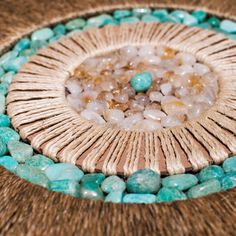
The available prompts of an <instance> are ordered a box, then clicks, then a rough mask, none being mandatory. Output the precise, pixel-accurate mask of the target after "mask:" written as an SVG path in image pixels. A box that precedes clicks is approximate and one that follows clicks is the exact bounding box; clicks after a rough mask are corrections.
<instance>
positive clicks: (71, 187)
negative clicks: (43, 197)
mask: <svg viewBox="0 0 236 236" xmlns="http://www.w3.org/2000/svg"><path fill="white" fill-rule="evenodd" d="M49 189H50V190H52V191H55V192H60V193H65V194H69V195H72V196H74V197H79V183H78V181H75V180H70V179H65V180H54V181H51V182H50V184H49Z"/></svg>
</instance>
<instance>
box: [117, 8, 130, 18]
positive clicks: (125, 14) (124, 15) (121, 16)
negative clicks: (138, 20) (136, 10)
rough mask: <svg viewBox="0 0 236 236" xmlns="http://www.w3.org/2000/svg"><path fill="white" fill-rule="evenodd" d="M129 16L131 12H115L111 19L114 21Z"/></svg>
mask: <svg viewBox="0 0 236 236" xmlns="http://www.w3.org/2000/svg"><path fill="white" fill-rule="evenodd" d="M127 16H131V11H129V10H116V11H114V12H113V17H114V18H115V19H120V18H123V17H127Z"/></svg>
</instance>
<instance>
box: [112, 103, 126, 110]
mask: <svg viewBox="0 0 236 236" xmlns="http://www.w3.org/2000/svg"><path fill="white" fill-rule="evenodd" d="M114 108H115V109H119V110H122V111H126V110H127V109H128V108H129V107H128V105H127V104H125V103H117V104H115V107H114Z"/></svg>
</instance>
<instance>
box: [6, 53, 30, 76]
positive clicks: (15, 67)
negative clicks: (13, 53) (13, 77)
mask: <svg viewBox="0 0 236 236" xmlns="http://www.w3.org/2000/svg"><path fill="white" fill-rule="evenodd" d="M26 62H27V57H24V56H19V57H17V58H14V59H12V60H10V61H8V62H7V63H5V64H4V65H3V68H4V70H5V71H13V72H18V71H19V70H20V68H21V67H22V65H23V64H25V63H26Z"/></svg>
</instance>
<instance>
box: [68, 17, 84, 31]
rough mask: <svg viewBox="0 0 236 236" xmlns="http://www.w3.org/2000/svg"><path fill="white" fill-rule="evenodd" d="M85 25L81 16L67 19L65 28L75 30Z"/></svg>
mask: <svg viewBox="0 0 236 236" xmlns="http://www.w3.org/2000/svg"><path fill="white" fill-rule="evenodd" d="M85 25H86V21H85V20H84V19H82V18H77V19H74V20H71V21H69V22H68V23H67V24H66V25H65V27H66V29H67V30H69V31H71V30H75V29H82V28H83V27H84V26H85Z"/></svg>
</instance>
